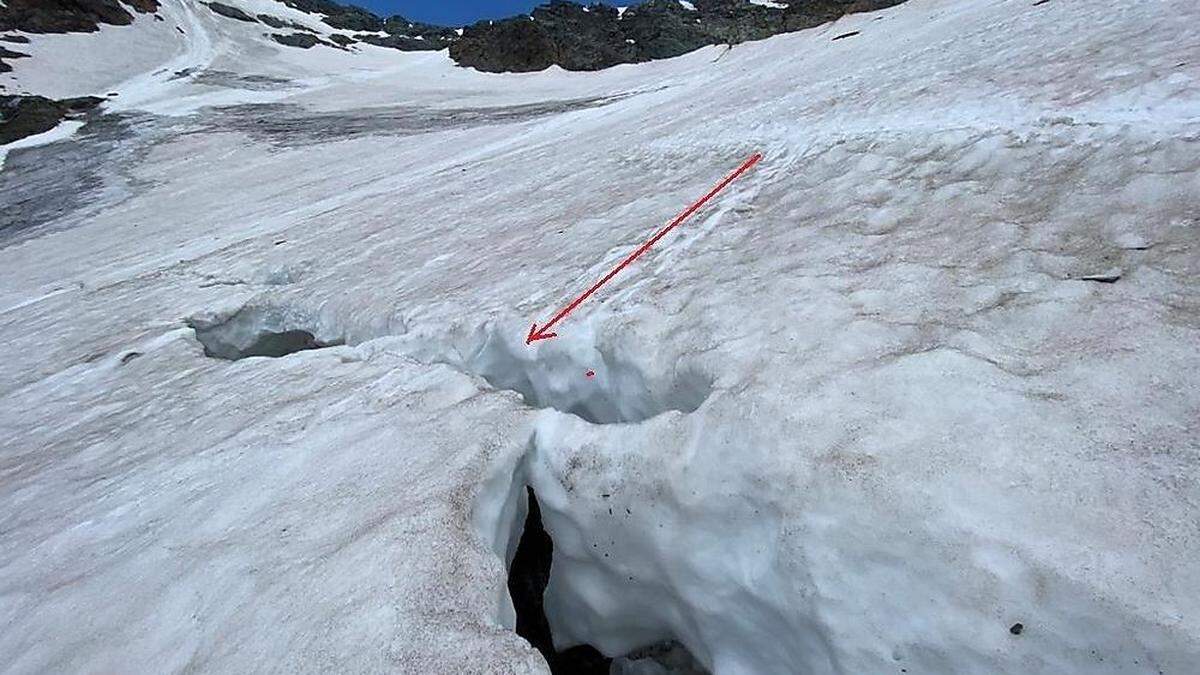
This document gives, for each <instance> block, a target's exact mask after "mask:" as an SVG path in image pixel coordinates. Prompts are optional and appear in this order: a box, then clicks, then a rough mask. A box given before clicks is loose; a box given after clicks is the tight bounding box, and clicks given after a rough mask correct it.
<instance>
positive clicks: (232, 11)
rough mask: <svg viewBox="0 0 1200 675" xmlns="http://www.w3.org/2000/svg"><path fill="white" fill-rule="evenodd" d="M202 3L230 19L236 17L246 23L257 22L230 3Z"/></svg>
mask: <svg viewBox="0 0 1200 675" xmlns="http://www.w3.org/2000/svg"><path fill="white" fill-rule="evenodd" d="M204 4H206V5H207V6H208V8H209V9H211V10H212V11H213V12H215V13H217V14H220V15H221V16H224V17H228V18H230V19H236V20H238V21H245V22H247V23H258V19H255V18H254V17H253V16H251V15H249V14H247V13H245V12H243V11H242V10H240V9H238V8H237V7H231V6H230V5H226V4H223V3H220V2H206V3H204Z"/></svg>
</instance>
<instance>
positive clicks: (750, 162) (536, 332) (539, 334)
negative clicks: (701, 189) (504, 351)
mask: <svg viewBox="0 0 1200 675" xmlns="http://www.w3.org/2000/svg"><path fill="white" fill-rule="evenodd" d="M760 159H762V153H761V152H756V153H754V154H753V155H751V156H750V159H747V160H746V161H745V162H742V165H741V166H739V167H738V168H737V169H735V170H734V172H733V173H731V174H729V175H728V176H726V177H725V180H723V181H721V182H720V183H717V186H716V187H714V188H713V189H712V190H709V192H708V194H706V195H704V196H703V197H701V198H700V199H698V200H696V202H695V203H694V204H692V205H691V206H689V207H687V209H685V210H684V212H683V213H681V214H679V215H678V216H675V220H672V221H671V222H670V223H668V224H667V226H666V227H664V228H663V229H661V230H659V231H658V232H656V233H654V236H653V237H650V239H649V240H648V241H646V243H644V244H642V245H641V246H639V247H638V248H637V250H636V251H634V252H633V253H630V254H629V257H627V258H625V259H624V260H622V261H621V264H619V265H617V266H616V267H614V268H613V269H612V271H611V272H609V273H608V274H605V275H604V277H603V278H602V279H600V281H597V282H596V283H595V284H593V285H592V287H591V288H589V289H587V290H586V291H584V292H583V295H580V296H579V297H578V298H575V299H574V300H572V301H571V304H569V305H567V306H566V307H565V308H563V310H562V311H560V312H559V313H558V314H555V315H554V318H553V319H550V320H549V321H547V322H546V325H544V326H542V327H541V328H538V325H537V324H536V323H535V324H533V326H531V327H530V328H529V335H527V336H525V344H532V343H534V342H537V341H538V340H548V339H550V338H552V337H558V333H551V332H549V331H550V328H551V327H552V326H554V324H556V323H558V322H559V321H562V320H563V318H565V317H566V316H567V315H568V314H570V313H571V311H572V310H574V309H575V308H576V307H578V306H579V305H580V303H582V302H583V301H584V300H587V299H588V296H590V295H591V294H592V293H595V292H596V291H597V290H599V289H600V287H601V286H603V285H604V284H606V283H608V280H609V279H612V278H613V277H615V276H617V273H618V272H620V271H621V270H623V269H625V268H626V267H628V266H629V263H631V262H633V261H634V260H637V259H638V256H640V255H642V254H643V253H645V252H646V251H648V250H650V247H651V246H653V245H655V244H656V243H658V240H659V239H662V238H663V237H665V236H667V233H668V232H670V231H671V230H673V229H675V228H676V227H677V226H678V225H679V224H680V223H682V222H683V221H685V220H687V219H688V217H689V216H691V215H692V214H693V213H695V212H696V211H698V210H699V209H700V207H701V206H704V204H705V202H707V201H708V200H710V199H712V198H713V197H715V196H716V195H717V193H718V192H720V191H721V190H724V189H725V187H726V186H727V185H729V184H730V183H732V182H733V181H735V180H737V177H738V176H740V175H742V174H743V173H745V172H746V171H747V170H749V169H750V167H752V166H754V165H755V164H758V160H760Z"/></svg>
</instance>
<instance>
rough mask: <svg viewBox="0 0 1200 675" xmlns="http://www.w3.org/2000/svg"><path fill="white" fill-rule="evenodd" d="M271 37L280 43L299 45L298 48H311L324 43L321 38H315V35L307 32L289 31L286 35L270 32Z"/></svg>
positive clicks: (292, 45)
mask: <svg viewBox="0 0 1200 675" xmlns="http://www.w3.org/2000/svg"><path fill="white" fill-rule="evenodd" d="M271 39H272V40H274V41H276V42H278V43H279V44H281V45H287V46H288V47H299V48H300V49H311V48H312V47H315V46H317V45H318V44H325V43H324V42H323V41H322V40H319V39H317V36H315V35H309V34H308V33H289V34H287V35H280V34H279V33H272V34H271Z"/></svg>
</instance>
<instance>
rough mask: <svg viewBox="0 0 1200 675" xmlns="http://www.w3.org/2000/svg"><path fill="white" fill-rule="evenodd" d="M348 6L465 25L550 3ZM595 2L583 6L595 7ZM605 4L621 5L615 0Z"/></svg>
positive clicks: (361, 0) (389, 0) (402, 0)
mask: <svg viewBox="0 0 1200 675" xmlns="http://www.w3.org/2000/svg"><path fill="white" fill-rule="evenodd" d="M335 1H339V2H341V3H343V4H347V5H358V6H359V7H364V8H366V9H369V10H371V11H372V12H374V13H376V14H378V15H379V16H383V17H388V16H392V15H393V14H400V15H403V16H404V17H405V18H407V19H413V20H414V21H425V22H428V23H436V24H442V25H445V26H461V25H464V24H468V23H474V22H476V21H478V20H480V19H502V18H504V17H506V16H512V15H513V14H526V13H528V12H529V10H531V9H533V8H534V7H536V6H538V5H540V4H543V3H544V2H546V0H335ZM591 1H592V0H587V1H586V2H581V3H580V4H591ZM605 4H609V5H615V4H618V3H617V2H616V1H615V0H612V1H610V2H606V3H605ZM619 4H622V5H624V4H631V5H632V4H635V1H634V0H622V1H621V2H620V3H619Z"/></svg>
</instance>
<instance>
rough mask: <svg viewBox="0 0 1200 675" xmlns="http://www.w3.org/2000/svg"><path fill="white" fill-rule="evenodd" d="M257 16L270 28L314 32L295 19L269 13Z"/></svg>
mask: <svg viewBox="0 0 1200 675" xmlns="http://www.w3.org/2000/svg"><path fill="white" fill-rule="evenodd" d="M257 18H258V20H259V21H260V22H262V23H264V24H266V25H268V26H270V27H271V28H291V29H292V30H302V31H305V32H307V33H315V32H316V31H314V30H313V29H311V28H309V27H308V26H305V25H304V24H301V23H296V22H295V21H288V20H287V19H281V18H279V17H277V16H271V15H270V14H259V15H258V17H257Z"/></svg>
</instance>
